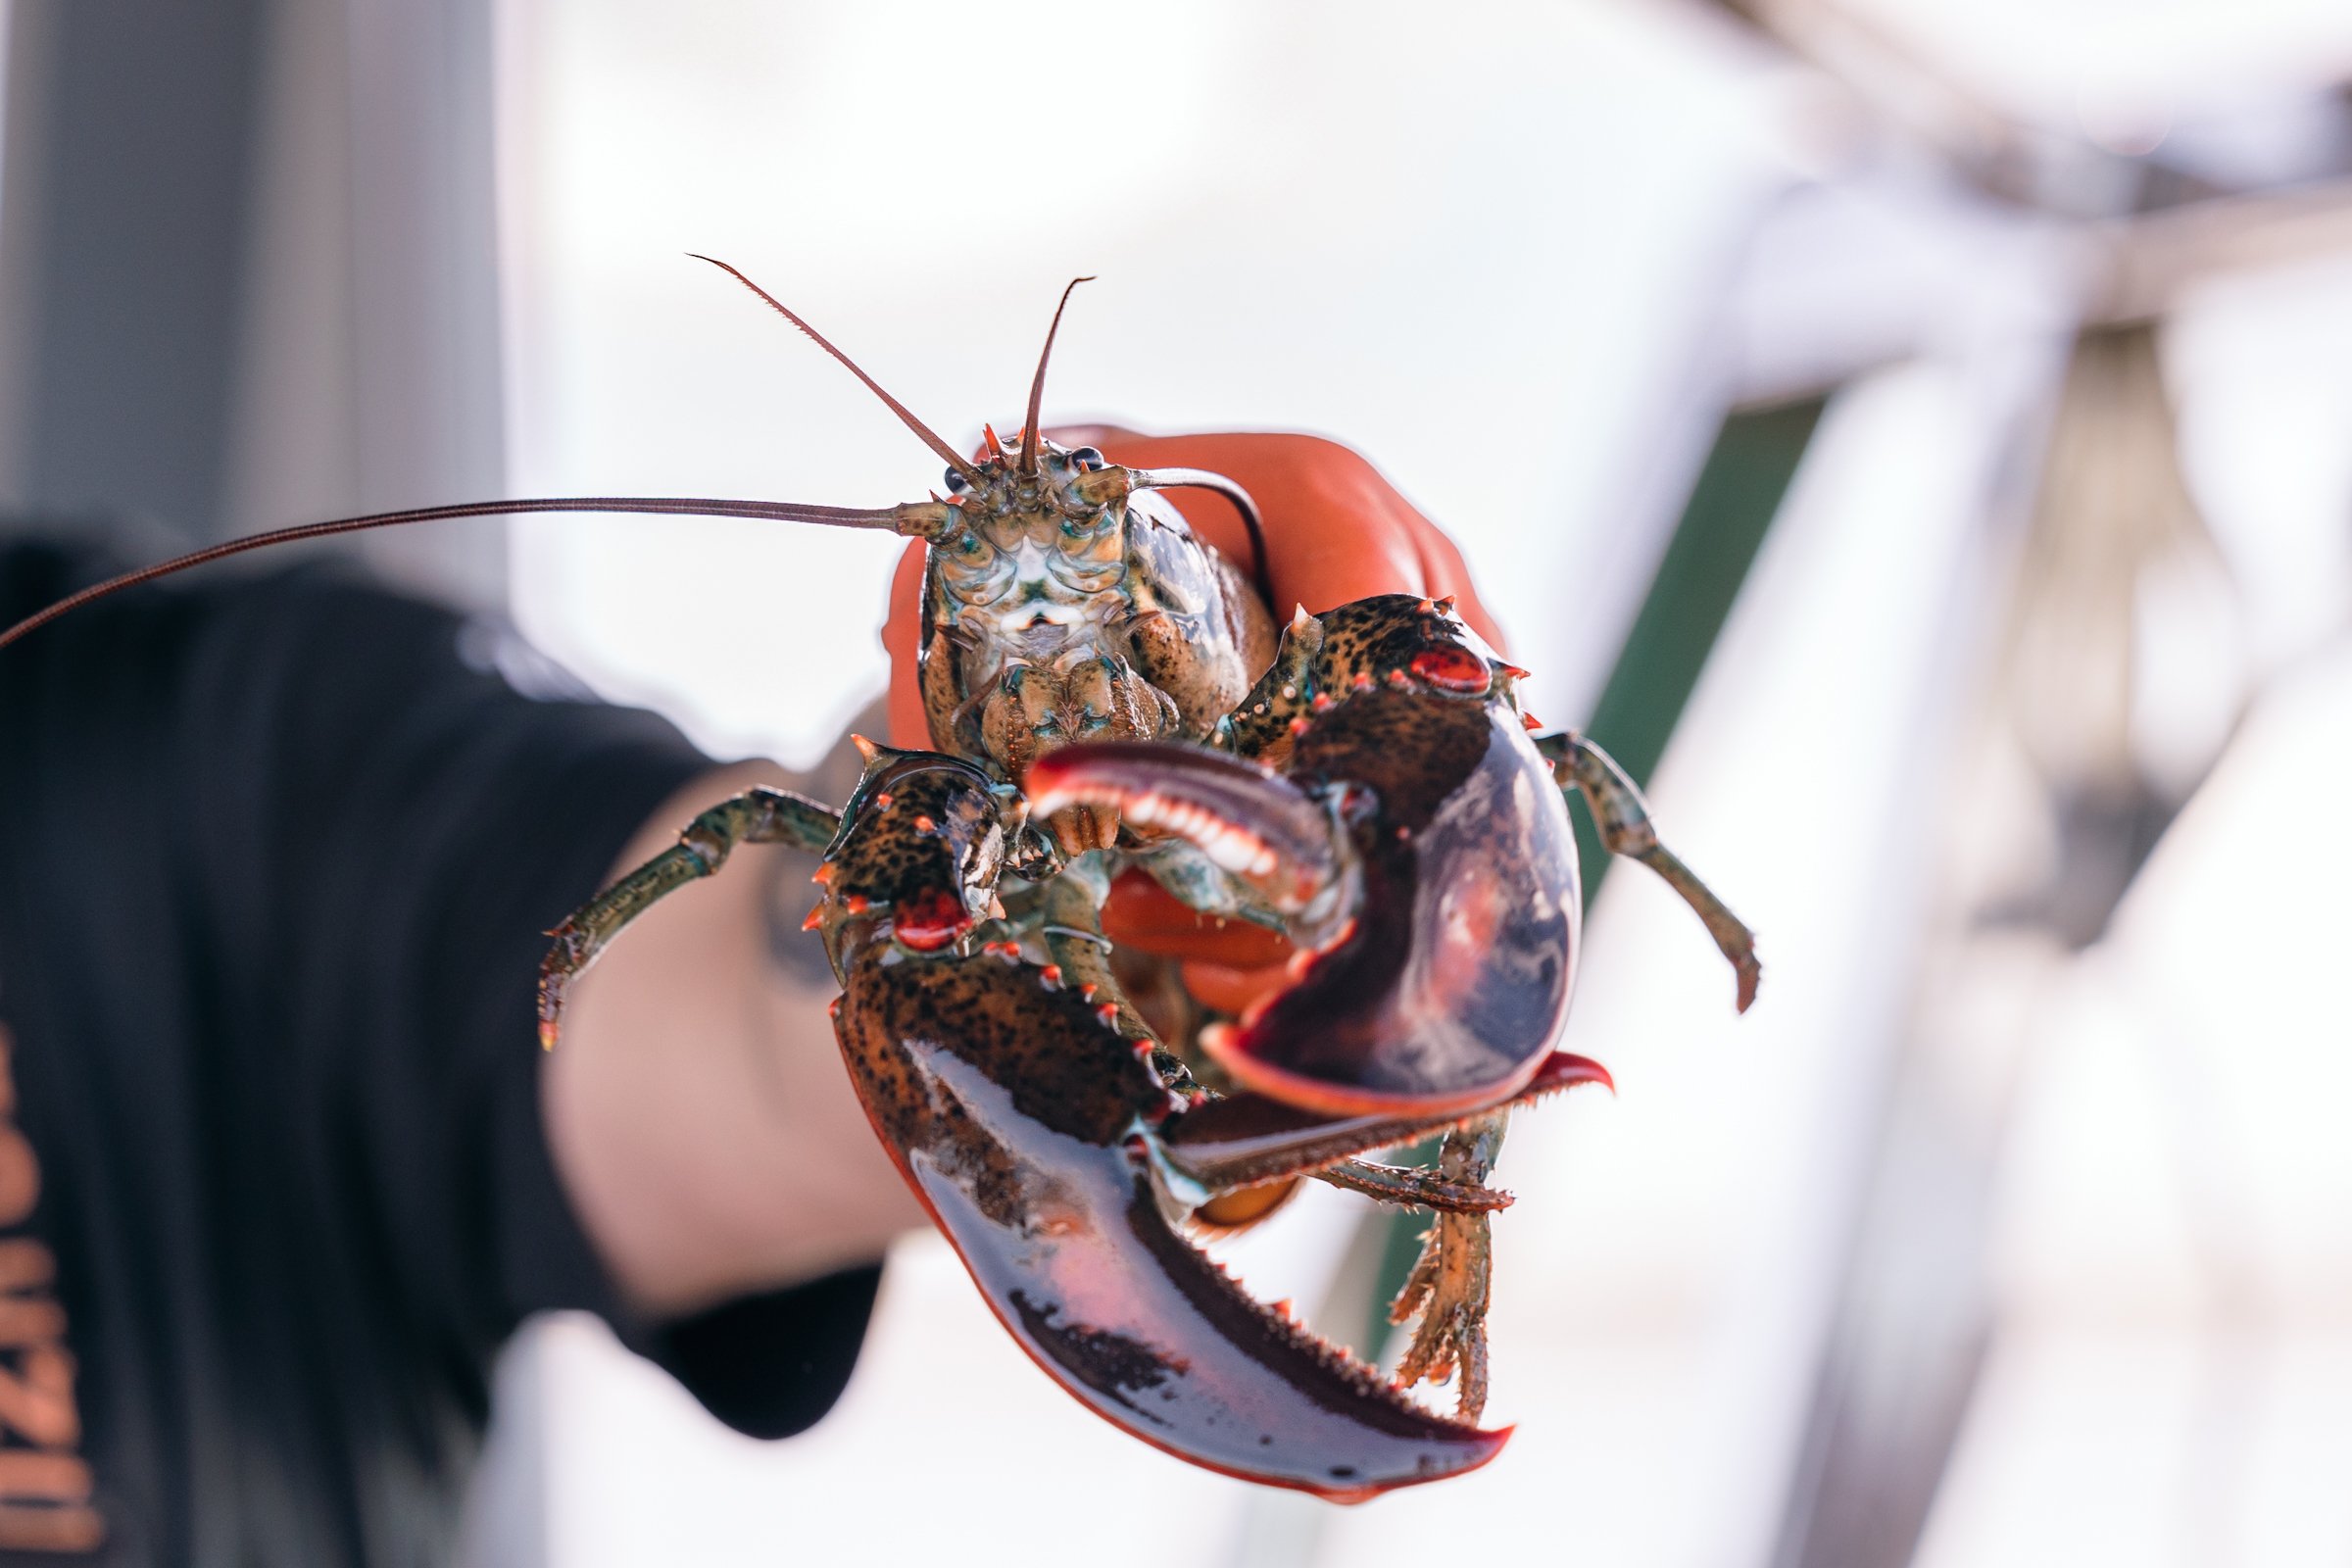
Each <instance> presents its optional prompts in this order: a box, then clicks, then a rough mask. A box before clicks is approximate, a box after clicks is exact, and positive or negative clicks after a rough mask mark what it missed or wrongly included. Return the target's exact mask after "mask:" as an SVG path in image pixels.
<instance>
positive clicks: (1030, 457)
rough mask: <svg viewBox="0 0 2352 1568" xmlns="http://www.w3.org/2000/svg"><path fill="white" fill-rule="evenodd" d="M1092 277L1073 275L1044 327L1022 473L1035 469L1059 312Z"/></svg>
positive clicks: (1025, 430) (1031, 391)
mask: <svg viewBox="0 0 2352 1568" xmlns="http://www.w3.org/2000/svg"><path fill="white" fill-rule="evenodd" d="M1093 281H1094V278H1093V277H1092V276H1088V277H1073V278H1071V279H1070V282H1069V287H1068V288H1064V289H1063V290H1062V291H1061V303H1060V304H1059V305H1056V306H1054V324H1053V325H1052V326H1049V327H1047V328H1046V346H1045V348H1044V349H1043V350H1041V351H1040V352H1039V354H1038V356H1037V375H1036V377H1035V378H1034V379H1033V380H1031V381H1030V383H1029V422H1028V423H1027V424H1025V425H1023V426H1022V427H1021V463H1020V471H1021V472H1022V473H1035V472H1036V471H1037V411H1038V409H1039V407H1040V406H1041V405H1042V404H1043V403H1044V402H1045V399H1046V362H1047V361H1048V360H1050V359H1052V358H1053V357H1054V333H1056V332H1058V331H1060V330H1061V313H1062V312H1063V311H1064V310H1066V309H1067V308H1068V307H1069V303H1070V294H1071V291H1072V290H1074V289H1076V288H1077V287H1078V285H1079V284H1081V283H1092V282H1093Z"/></svg>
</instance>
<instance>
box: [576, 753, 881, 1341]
mask: <svg viewBox="0 0 2352 1568" xmlns="http://www.w3.org/2000/svg"><path fill="white" fill-rule="evenodd" d="M830 771H834V770H833V769H831V768H820V770H819V773H820V775H821V774H823V773H826V772H830ZM851 776H852V777H855V769H854V768H853V769H852V774H851ZM833 782H834V781H833V780H831V779H828V778H823V777H818V778H816V779H809V778H797V777H795V776H794V775H792V774H790V773H787V772H786V771H785V770H784V769H782V768H780V767H776V766H774V765H773V764H769V763H751V764H746V765H743V766H740V767H733V768H726V769H722V770H717V771H713V772H711V773H709V774H705V775H704V776H702V777H701V778H699V779H697V780H696V781H695V782H694V783H693V784H692V785H690V786H688V787H687V788H686V789H685V790H684V791H682V792H680V793H679V794H678V795H677V796H676V797H675V798H673V799H671V800H670V801H668V802H666V803H664V804H663V806H662V809H660V810H658V811H656V812H655V813H654V815H653V817H652V818H651V819H649V820H648V821H647V822H646V823H645V825H644V826H643V827H642V828H641V829H640V830H639V832H638V834H637V836H636V838H635V839H634V840H633V841H632V842H631V843H630V844H629V846H628V848H627V849H626V850H625V851H623V852H622V854H621V856H620V858H619V861H618V864H617V865H616V866H615V867H614V869H615V871H618V870H621V869H625V868H627V867H630V866H634V865H636V864H638V863H640V862H641V861H643V860H645V859H647V858H651V857H652V856H654V855H655V854H658V853H659V852H660V851H662V850H663V849H665V848H666V847H668V845H669V844H670V843H671V842H673V840H674V838H675V836H676V833H677V830H678V828H679V826H680V825H681V824H683V823H684V822H686V821H687V820H688V819H689V818H691V817H692V816H693V815H694V814H695V813H696V812H697V811H698V810H700V809H703V808H704V807H707V806H710V805H711V804H712V803H713V802H716V801H719V800H721V799H724V798H725V797H727V796H729V795H731V794H734V793H736V792H738V791H741V790H744V789H747V788H749V787H751V786H752V785H755V784H771V785H776V786H780V787H785V788H794V789H799V790H802V791H804V792H806V793H809V794H811V795H818V796H826V787H827V786H828V785H830V784H832V783H833ZM841 793H842V792H841V791H840V790H839V789H834V790H832V792H831V794H830V795H829V796H827V798H829V799H834V800H838V799H839V796H840V794H841ZM815 866H816V860H815V858H814V857H813V856H809V855H807V854H803V853H801V852H799V851H797V850H790V849H784V848H777V847H772V846H746V847H744V848H742V849H740V850H738V851H737V852H736V854H735V855H734V857H733V858H731V859H730V860H729V862H728V864H727V866H726V867H725V869H724V871H723V873H722V874H720V875H718V876H715V877H712V878H711V879H710V880H708V881H705V882H698V883H696V884H694V885H693V886H690V887H686V888H682V889H680V890H679V891H678V892H676V893H675V894H673V895H671V896H670V897H668V898H667V899H665V900H663V901H662V904H661V905H660V906H659V907H656V908H655V909H653V910H651V911H650V912H648V913H647V914H646V915H645V916H644V917H643V918H641V919H639V920H638V921H637V922H636V923H634V924H632V925H631V926H630V928H629V930H628V933H627V935H626V937H625V938H624V939H623V940H621V941H618V942H616V943H614V944H613V947H612V949H611V951H610V952H609V953H607V954H606V955H605V956H604V957H603V958H602V959H601V960H600V961H599V962H598V964H597V966H596V967H595V968H594V969H592V970H591V971H589V973H588V974H587V975H585V976H584V977H582V979H581V980H580V982H579V984H578V987H577V989H576V991H575V992H574V993H573V995H572V998H571V1001H570V1003H569V1005H568V1006H567V1008H566V1014H565V1022H564V1040H563V1044H562V1045H561V1046H560V1047H559V1048H558V1049H557V1050H556V1051H555V1052H554V1053H552V1054H550V1055H549V1056H548V1057H547V1060H546V1063H545V1068H544V1072H543V1076H542V1078H541V1083H540V1094H541V1099H542V1102H543V1104H544V1106H545V1109H546V1118H547V1128H548V1139H549V1142H550V1144H551V1146H552V1148H553V1152H554V1155H555V1161H556V1168H557V1170H558V1171H559V1172H560V1173H561V1175H562V1177H563V1180H564V1189H565V1191H566V1192H567V1193H568V1194H569V1195H570V1198H571V1201H572V1204H573V1207H574V1208H575V1209H576V1210H577V1212H578V1214H579V1216H580V1221H581V1224H582V1225H583V1227H584V1228H585V1229H586V1230H587V1232H588V1236H589V1239H590V1241H591V1242H592V1243H593V1244H594V1245H595V1247H596V1249H597V1251H598V1253H599V1254H600V1255H601V1256H602V1257H603V1258H604V1260H605V1263H606V1266H607V1267H608V1268H609V1269H610V1270H611V1271H612V1274H613V1279H614V1280H615V1281H616V1282H617V1284H618V1285H619V1287H620V1290H621V1292H622V1294H623V1296H624V1297H625V1298H626V1299H627V1300H628V1302H629V1303H630V1304H631V1305H632V1306H633V1307H635V1308H637V1309H638V1310H641V1311H644V1312H648V1313H650V1314H653V1315H656V1316H672V1315H678V1314H683V1313H687V1312H692V1311H695V1310H698V1309H700V1308H702V1307H705V1306H710V1305H712V1304H714V1303H716V1302H718V1301H721V1300H724V1299H728V1298H731V1297H734V1296H739V1295H743V1294H746V1293H749V1292H753V1291H760V1290H772V1289H776V1288H779V1287H782V1286H785V1285H790V1284H793V1283H796V1282H798V1281H801V1280H807V1279H813V1278H815V1277H817V1276H819V1275H822V1274H827V1273H830V1272H832V1271H834V1270H836V1269H840V1268H847V1267H850V1266H852V1265H855V1264H858V1263H864V1262H870V1261H872V1260H874V1259H876V1258H878V1257H880V1256H881V1254H882V1251H883V1249H884V1248H885V1247H886V1246H888V1244H889V1242H890V1239H891V1238H892V1237H893V1236H895V1235H897V1234H898V1233H899V1232H901V1231H904V1230H907V1229H909V1228H911V1227H915V1226H919V1225H922V1224H923V1223H924V1219H923V1215H922V1212H921V1210H920V1209H919V1208H918V1207H917V1206H916V1205H915V1202H914V1200H913V1198H912V1196H911V1195H910V1194H909V1193H908V1192H907V1184H906V1183H905V1182H904V1181H903V1180H901V1178H900V1176H899V1173H898V1171H897V1170H896V1168H894V1167H893V1166H892V1164H891V1162H890V1158H889V1156H888V1155H887V1154H885V1153H884V1152H883V1151H882V1147H881V1145H880V1144H878V1143H877V1142H876V1141H875V1139H874V1134H873V1131H872V1129H871V1128H870V1127H869V1126H868V1125H867V1123H866V1118H865V1112H864V1110H863V1108H862V1107H861V1106H860V1105H859V1104H858V1097H857V1094H856V1092H855V1091H854V1090H852V1088H851V1087H850V1079H849V1073H848V1071H847V1069H846V1068H844V1066H843V1065H842V1061H841V1054H840V1051H839V1049H838V1048H837V1047H836V1046H835V1044H834V1040H833V1029H832V1024H831V1022H830V1021H829V1019H828V1017H827V1014H826V1005H827V1004H828V1003H830V1002H831V1001H832V1000H833V997H834V996H835V994H836V987H835V986H834V984H833V979H832V975H831V973H830V972H829V971H828V970H827V968H826V966H825V961H824V954H823V950H822V948H821V947H820V946H819V945H818V943H817V941H816V939H815V937H814V936H813V935H804V934H802V933H800V932H799V931H797V929H795V927H797V924H798V915H799V913H800V911H801V910H802V909H804V908H806V907H807V903H806V901H805V900H802V899H801V890H802V889H804V888H806V887H807V885H808V878H809V872H810V871H812V870H814V869H815ZM796 901H798V902H796Z"/></svg>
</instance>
